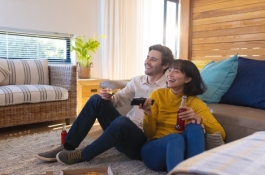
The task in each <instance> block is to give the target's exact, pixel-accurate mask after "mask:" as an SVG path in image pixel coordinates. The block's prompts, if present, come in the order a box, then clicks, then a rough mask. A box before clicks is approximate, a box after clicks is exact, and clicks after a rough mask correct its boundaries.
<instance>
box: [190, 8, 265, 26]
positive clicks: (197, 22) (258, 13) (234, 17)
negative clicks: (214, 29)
mask: <svg viewBox="0 0 265 175" xmlns="http://www.w3.org/2000/svg"><path fill="white" fill-rule="evenodd" d="M264 17H265V10H260V11H254V12H247V13H240V14H234V15H228V16H219V17H212V18H204V19H197V20H193V22H192V24H193V25H195V26H196V25H203V24H215V23H220V22H227V21H239V20H244V19H255V18H264Z"/></svg>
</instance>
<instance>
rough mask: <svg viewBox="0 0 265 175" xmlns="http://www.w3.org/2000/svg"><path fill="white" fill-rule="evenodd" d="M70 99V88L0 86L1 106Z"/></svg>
mask: <svg viewBox="0 0 265 175" xmlns="http://www.w3.org/2000/svg"><path fill="white" fill-rule="evenodd" d="M67 99H68V90H67V89H65V88H61V87H57V86H50V85H6V86H0V106H7V105H15V104H22V103H39V102H47V101H60V100H67Z"/></svg>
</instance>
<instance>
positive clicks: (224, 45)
mask: <svg viewBox="0 0 265 175" xmlns="http://www.w3.org/2000/svg"><path fill="white" fill-rule="evenodd" d="M257 47H258V48H262V49H264V51H265V41H264V40H263V41H246V42H229V43H211V44H194V45H192V50H216V49H220V48H221V49H224V50H228V49H240V48H248V49H251V48H257Z"/></svg>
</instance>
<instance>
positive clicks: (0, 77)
mask: <svg viewBox="0 0 265 175" xmlns="http://www.w3.org/2000/svg"><path fill="white" fill-rule="evenodd" d="M0 66H1V64H0ZM10 75H11V72H10V71H8V70H6V69H4V68H2V67H0V83H1V82H2V81H4V80H5V79H6V78H7V77H9V76H10Z"/></svg>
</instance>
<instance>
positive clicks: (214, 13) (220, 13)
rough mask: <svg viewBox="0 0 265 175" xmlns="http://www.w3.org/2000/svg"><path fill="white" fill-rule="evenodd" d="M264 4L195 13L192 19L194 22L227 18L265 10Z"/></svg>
mask: <svg viewBox="0 0 265 175" xmlns="http://www.w3.org/2000/svg"><path fill="white" fill-rule="evenodd" d="M262 3H264V2H261V3H255V4H248V5H244V6H238V7H231V8H227V9H217V10H212V11H207V12H200V13H193V15H192V18H193V20H195V19H201V18H209V17H216V16H225V15H232V14H237V13H245V12H252V11H259V10H264V9H265V6H264V5H263V4H262Z"/></svg>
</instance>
